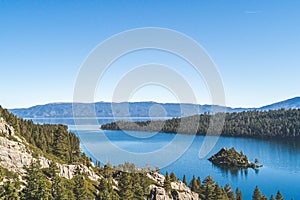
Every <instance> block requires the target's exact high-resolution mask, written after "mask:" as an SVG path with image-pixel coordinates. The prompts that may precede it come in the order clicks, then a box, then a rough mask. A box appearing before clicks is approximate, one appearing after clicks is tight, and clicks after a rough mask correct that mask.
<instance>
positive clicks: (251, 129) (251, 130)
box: [101, 109, 300, 138]
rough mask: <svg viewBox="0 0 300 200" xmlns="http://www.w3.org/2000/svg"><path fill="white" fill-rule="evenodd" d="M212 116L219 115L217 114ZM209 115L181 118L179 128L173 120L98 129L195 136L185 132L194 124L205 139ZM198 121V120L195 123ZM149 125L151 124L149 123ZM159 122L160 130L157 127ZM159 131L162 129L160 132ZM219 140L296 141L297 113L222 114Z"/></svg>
mask: <svg viewBox="0 0 300 200" xmlns="http://www.w3.org/2000/svg"><path fill="white" fill-rule="evenodd" d="M216 115H223V114H222V113H217V114H216ZM211 116H212V115H210V114H201V115H197V116H191V117H187V118H184V119H185V120H183V121H185V122H186V123H185V124H181V123H180V122H181V118H173V119H169V120H165V121H160V120H158V121H143V122H125V121H120V122H117V123H115V122H113V123H109V124H104V125H102V126H101V128H102V129H112V130H119V129H120V127H122V129H125V130H139V131H161V132H167V133H178V128H179V126H180V133H186V134H195V133H191V132H190V131H189V130H190V129H191V127H195V126H196V125H195V124H197V123H199V124H198V125H199V126H198V129H197V132H196V134H197V135H205V134H206V133H207V129H208V127H209V123H210V118H211ZM198 119H199V120H198ZM150 122H151V123H150ZM162 122H163V124H164V125H163V126H161V124H162ZM160 127H162V128H160ZM222 135H223V136H233V137H263V138H267V137H299V136H300V109H290V110H284V109H280V110H274V111H247V112H240V113H226V114H225V123H224V127H223V130H222Z"/></svg>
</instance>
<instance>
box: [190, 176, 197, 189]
mask: <svg viewBox="0 0 300 200" xmlns="http://www.w3.org/2000/svg"><path fill="white" fill-rule="evenodd" d="M190 188H191V190H192V191H193V192H198V191H199V188H198V184H197V180H196V178H195V176H193V178H192V180H191V182H190Z"/></svg>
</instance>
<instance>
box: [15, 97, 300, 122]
mask: <svg viewBox="0 0 300 200" xmlns="http://www.w3.org/2000/svg"><path fill="white" fill-rule="evenodd" d="M73 107H74V109H75V110H76V111H77V112H76V113H77V114H76V117H91V116H93V113H94V109H95V112H96V116H97V117H116V116H118V117H128V116H131V117H149V116H152V117H182V116H189V115H193V114H197V113H205V112H207V113H212V105H199V104H178V103H157V102H123V103H108V102H97V103H94V104H84V103H76V104H74V105H73V104H72V103H50V104H45V105H37V106H33V107H30V108H17V109H10V111H11V112H12V113H14V114H15V115H17V116H19V117H22V118H72V117H73ZM213 107H214V111H215V112H219V111H225V112H228V113H232V112H242V111H249V110H258V111H266V110H278V109H281V108H283V109H291V108H300V97H295V98H292V99H288V100H285V101H281V102H278V103H274V104H270V105H266V106H263V107H260V108H231V107H222V106H213ZM112 108H113V109H112Z"/></svg>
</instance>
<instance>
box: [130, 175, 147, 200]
mask: <svg viewBox="0 0 300 200" xmlns="http://www.w3.org/2000/svg"><path fill="white" fill-rule="evenodd" d="M132 182H133V183H132V186H133V193H134V199H136V200H144V199H145V198H144V191H143V188H142V186H141V179H140V174H138V173H135V174H134V175H133V181H132Z"/></svg>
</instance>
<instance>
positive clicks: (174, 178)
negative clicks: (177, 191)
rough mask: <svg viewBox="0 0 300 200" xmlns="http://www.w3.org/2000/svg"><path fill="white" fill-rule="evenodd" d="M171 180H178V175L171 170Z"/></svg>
mask: <svg viewBox="0 0 300 200" xmlns="http://www.w3.org/2000/svg"><path fill="white" fill-rule="evenodd" d="M170 181H171V182H175V181H176V176H175V174H174V172H171V174H170Z"/></svg>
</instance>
